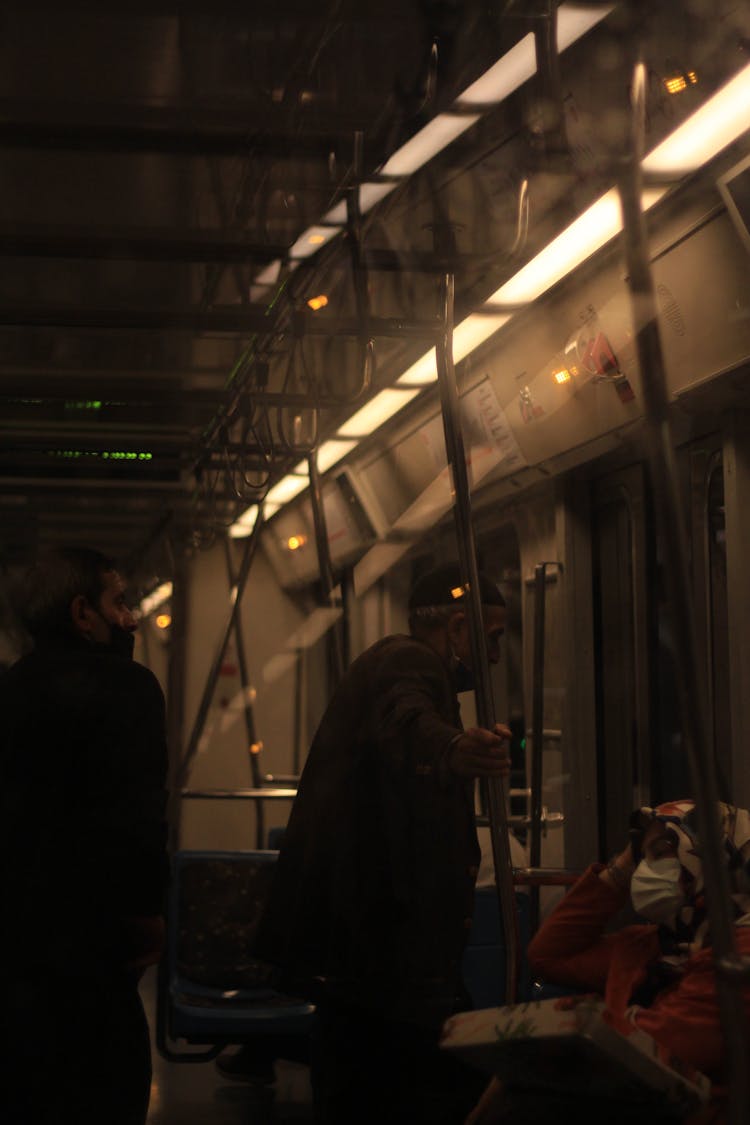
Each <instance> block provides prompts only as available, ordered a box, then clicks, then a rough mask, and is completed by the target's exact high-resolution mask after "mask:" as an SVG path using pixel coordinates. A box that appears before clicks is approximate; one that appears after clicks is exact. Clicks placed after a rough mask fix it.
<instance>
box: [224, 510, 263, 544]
mask: <svg viewBox="0 0 750 1125" xmlns="http://www.w3.org/2000/svg"><path fill="white" fill-rule="evenodd" d="M257 518H258V505H257V504H253V505H252V506H251V507H250V508H246V509H245V511H244V512H243V513H242V515H241V516H238V517H237V519H236V520H235V521H234V523H233V524H232V526H231V527H230V528H229V538H230V539H247V537H248V536H249V535H250V534H252V530H253V528H254V527H255V521H256V519H257Z"/></svg>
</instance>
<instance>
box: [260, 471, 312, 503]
mask: <svg viewBox="0 0 750 1125" xmlns="http://www.w3.org/2000/svg"><path fill="white" fill-rule="evenodd" d="M308 483H309V479H308V477H306V476H294V475H292V474H290V475H289V476H287V477H282V478H281V480H280V481H279V482H278V483H277V484H275V485H274V486H273V488H269V490H268V494H267V495H268V499H269V500H270V501H271V503H272V504H278V505H281V504H288V503H289V501H290V500H293V499H294V497H295V496H299V494H300V492H304V490H305V489H306V488H307V485H308Z"/></svg>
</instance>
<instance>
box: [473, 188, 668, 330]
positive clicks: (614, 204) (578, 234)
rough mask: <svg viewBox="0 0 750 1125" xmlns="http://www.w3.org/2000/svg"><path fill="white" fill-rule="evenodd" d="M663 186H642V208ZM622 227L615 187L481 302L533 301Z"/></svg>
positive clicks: (661, 192)
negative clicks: (486, 299) (644, 187)
mask: <svg viewBox="0 0 750 1125" xmlns="http://www.w3.org/2000/svg"><path fill="white" fill-rule="evenodd" d="M666 190H667V189H666V187H662V188H646V189H645V191H644V192H643V197H642V206H643V209H644V210H648V209H649V208H650V207H653V205H654V204H655V203H656V202H657V201H658V200H659V199H661V197H662V196H663V195H664V194H665V192H666ZM621 230H622V213H621V211H620V197H619V195H618V192H617V189H616V188H610V190H609V191H608V192H607V193H606V194H605V195H603V196H601V198H599V199H597V201H596V203H592V204H591V206H590V207H588V208H587V209H586V210H585V211H584V212H583V214H582V215H579V216H578V218H577V219H575V220H574V221H573V222H572V223H571V224H570V226H569V227H566V228H565V230H564V231H562V232H561V233H560V234H558V236H557V238H553V239H552V241H551V242H550V243H548V244H547V246H545V247H544V249H543V250H542V251H540V253H539V254H537V255H536V257H535V258H532V259H531V261H530V262H527V263H526V265H525V266H524V267H523V268H522V269H520V270H519V271H518V273H517V274H514V276H513V277H511V279H510V280H509V281H506V282H505V284H504V285H501V286H500V288H499V289H498V290H496V292H495V293H493V294H492V296H491V297H490V298H489V300H488V301H486V302H485V305H484V307H485V308H488V309H491V308H493V307H496V306H498V305H500V306H502V305H511V306H515V305H525V304H529V303H530V302H531V301H535V300H536V299H537V297H540V296H541V295H542V293H544V292H546V290H547V289H549V288H550V287H551V286H553V285H554V284H555V283H556V282H558V281H561V280H562V279H563V278H564V277H566V276H567V274H569V273H571V272H572V270H574V269H575V268H576V266H579V265H580V264H581V263H582V262H585V261H586V259H587V258H590V257H591V255H592V254H594V253H596V251H597V250H600V249H601V248H602V246H605V245H606V244H607V243H608V242H609V241H610V240H611V239H613V238H614V237H615V235H617V234H619V232H620V231H621Z"/></svg>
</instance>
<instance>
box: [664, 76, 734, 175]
mask: <svg viewBox="0 0 750 1125" xmlns="http://www.w3.org/2000/svg"><path fill="white" fill-rule="evenodd" d="M748 128H750V65H748V66H746V67H745V68H744V69H743V70H741V71H740V72H739V74H735V76H734V78H732V79H730V80H729V82H727V83H726V85H725V86H722V87H721V89H720V90H717V92H716V93H715V94H714V95H713V96H712V97H710V98H709V99H708V101H707V102H705V103H704V104H703V105H702V106H701V107H700V109H697V110H696V111H695V113H691V115H690V117H688V119H687V121H683V123H682V125H680V126H678V128H677V129H675V130H674V132H672V133H670V134H669V136H668V137H667V138H666V140H664V141H662V142H661V144H660V145H657V146H656V148H655V149H653V150H652V151H651V152H650V153H649V154H648V156H647V157H646V159H645V160H644V161H643V169H644V171H645V172H647V173H648V172H651V173H654V174H658V175H674V176H684V175H686V174H687V173H688V172H694V171H695V170H696V169H697V168H700V167H701V165H703V164H706V163H707V162H708V161H709V160H712V159H713V157H714V156H717V155H718V153H720V152H721V150H722V149H723V148H726V147H727V145H729V144H731V143H732V141H736V140H737V138H738V137H741V136H742V134H743V133H744V132H745V131H746V130H747V129H748Z"/></svg>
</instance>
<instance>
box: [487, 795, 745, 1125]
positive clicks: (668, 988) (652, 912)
mask: <svg viewBox="0 0 750 1125" xmlns="http://www.w3.org/2000/svg"><path fill="white" fill-rule="evenodd" d="M719 817H720V825H721V833H722V845H723V851H724V854H725V855H726V857H727V862H728V866H729V874H730V885H731V887H732V900H733V910H734V916H735V938H736V943H737V948H738V952H739V953H740V954H741V955H743V956H748V955H750V813H748V811H747V810H746V809H738V808H735V807H734V806H732V805H726V804H724V803H723V802H720V803H719ZM633 824H634V829H633V831H631V842H630V843H629V844H628V846H627V847H626V848H625V849H624V851H622V852H621V853H620V854H619V855H618V856H616V857H615V858H614V859H613V860H611V861H610V863H609V864H608V865H607V866H604V865H603V864H594V865H593V866H592V867H590V868H589V869H588V870H587V871H586V872H585V873H584V874H583V875H582V876H581V878H580V879H579V880H578V882H577V883H576V884H575V885H574V886H573V887H572V888H571V890H570V891H569V893H568V894H567V895H566V896H565V897H564V898H563V899H562V901H561V902H560V903H559V904H558V905H557V907H556V908H555V910H554V911H553V912H552V913H551V914H550V916H549V917H548V918H547V919H546V921H545V922H544V923H543V924H542V926H541V928H540V929H539V932H538V933H537V935H536V937H535V938H534V939H533V941H532V942H531V945H530V946H529V952H528V959H529V967H530V969H531V972H532V974H533V975H534V976H535V977H541V978H542V979H543V980H544V981H547V982H550V983H554V984H560V985H570V986H571V987H575V988H577V989H590V990H591V991H596V992H599V993H602V994H603V996H604V998H605V1000H606V1003H607V1006H608V1007H609V1009H610V1010H611V1011H612V1012H613V1013H615V1014H616V1015H618V1016H621V1017H624V1018H625V1019H627V1020H629V1021H631V1022H633V1023H634V1024H635V1025H636V1026H637V1027H639V1028H642V1029H643V1030H644V1031H646V1032H648V1033H649V1034H650V1035H652V1036H653V1038H654V1039H656V1040H657V1041H658V1042H659V1043H661V1044H663V1045H664V1046H665V1047H666V1048H667V1049H668V1050H669V1052H670V1053H671V1054H672V1055H674V1056H676V1057H677V1058H680V1059H682V1061H683V1062H685V1063H687V1064H688V1065H690V1066H692V1067H693V1068H695V1069H696V1070H699V1071H701V1072H702V1073H703V1074H705V1075H707V1076H708V1077H709V1078H710V1079H711V1081H712V1082H713V1083H714V1091H715V1096H714V1100H713V1102H712V1104H711V1106H710V1107H709V1108H708V1110H704V1111H700V1112H699V1113H697V1114H694V1115H692V1117H691V1118H690V1120H691V1121H695V1122H696V1123H697V1122H699V1121H700V1122H701V1123H703V1122H709V1121H710V1122H712V1123H717V1125H718V1123H719V1122H721V1121H723V1120H724V1111H723V1106H722V1102H723V1099H722V1091H721V1087H722V1085H723V1084H724V1083H725V1082H726V1078H727V1075H726V1073H725V1059H726V1051H725V1048H724V1042H723V1036H722V1032H721V1028H720V1024H719V1008H718V1003H717V1000H716V993H715V986H714V974H713V957H712V950H711V944H710V933H709V931H708V918H707V913H706V908H705V900H704V883H703V867H702V864H701V860H700V844H699V842H698V840H697V829H696V822H695V816H694V806H693V803H692V802H691V801H675V802H670V803H668V804H664V805H659V806H658V808H655V809H650V808H644V809H641V810H639V812H638V813H636V814H634V817H633ZM628 898H630V900H631V902H632V905H633V907H634V908H635V910H636V911H637V913H638V914H640V915H641V916H642V917H643V918H645V919H647V920H648V922H649V923H650V924H649V925H632V926H626V927H625V928H624V929H621V930H619V931H617V932H614V933H605V928H606V926H607V924H608V923H609V922H610V921H611V920H612V918H613V917H614V916H615V915H616V914H617V913H618V912H619V911H620V910H621V909H622V908H623V907H624V906H626V905H627V902H628ZM745 998H746V999H745V1003H746V1009H747V1012H748V1015H750V988H745ZM748 1061H749V1062H750V1060H748ZM525 1100H526V1099H525V1098H524V1101H525ZM512 1103H513V1098H512V1095H510V1096H508V1095H507V1092H506V1091H504V1090H503V1089H502V1087H501V1084H500V1083H499V1082H498V1081H497V1080H493V1082H491V1083H490V1086H489V1087H488V1089H487V1090H486V1091H485V1094H484V1096H483V1098H482V1100H481V1102H480V1103H479V1105H478V1106H477V1108H476V1109H475V1110H474V1111H473V1112H472V1114H471V1115H470V1116H469V1118H468V1119H467V1125H491V1123H495V1122H500V1121H508V1122H516V1121H525V1120H526V1116H525V1115H524V1111H525V1109H526V1108H528V1107H526V1106H523V1107H522V1106H515V1107H514V1106H513V1105H512ZM580 1112H581V1107H580V1103H579V1105H578V1108H577V1113H578V1119H580ZM563 1119H564V1118H562V1117H559V1116H558V1118H557V1120H563ZM565 1120H567V1118H565ZM608 1120H609V1121H612V1120H613V1118H612V1117H611V1116H610V1117H609V1118H608Z"/></svg>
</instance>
